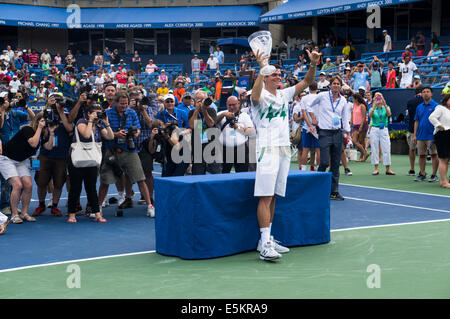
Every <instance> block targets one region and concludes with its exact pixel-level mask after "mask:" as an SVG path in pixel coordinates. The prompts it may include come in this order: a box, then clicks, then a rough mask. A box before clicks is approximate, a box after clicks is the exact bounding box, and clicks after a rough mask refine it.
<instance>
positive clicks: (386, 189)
mask: <svg viewBox="0 0 450 319" xmlns="http://www.w3.org/2000/svg"><path fill="white" fill-rule="evenodd" d="M415 183H417V182H415ZM339 185H345V186H354V187H361V188H371V189H379V190H384V191H392V192H400V193H409V194H418V195H428V196H437V197H444V198H450V195H438V194H428V193H421V192H411V191H405V190H401V189H392V188H383V187H374V186H363V185H353V184H344V183H339Z"/></svg>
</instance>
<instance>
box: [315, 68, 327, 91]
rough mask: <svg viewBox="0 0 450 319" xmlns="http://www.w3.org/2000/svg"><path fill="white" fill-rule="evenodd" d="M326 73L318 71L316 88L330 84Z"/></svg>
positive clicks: (322, 88) (323, 87)
mask: <svg viewBox="0 0 450 319" xmlns="http://www.w3.org/2000/svg"><path fill="white" fill-rule="evenodd" d="M326 77H327V74H326V73H325V72H320V74H319V81H318V82H317V88H318V89H319V90H324V89H327V88H328V86H329V85H330V82H329V81H328V80H327V78H326Z"/></svg>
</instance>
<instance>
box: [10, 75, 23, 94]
mask: <svg viewBox="0 0 450 319" xmlns="http://www.w3.org/2000/svg"><path fill="white" fill-rule="evenodd" d="M21 85H22V83H20V80H19V79H18V78H17V75H15V74H14V75H13V77H12V80H11V81H10V82H9V88H10V89H11V90H15V91H16V92H17V91H18V90H19V88H20V86H21Z"/></svg>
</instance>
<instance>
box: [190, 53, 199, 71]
mask: <svg viewBox="0 0 450 319" xmlns="http://www.w3.org/2000/svg"><path fill="white" fill-rule="evenodd" d="M191 70H192V73H194V74H198V73H199V72H200V59H199V58H198V55H197V54H194V58H193V59H192V60H191Z"/></svg>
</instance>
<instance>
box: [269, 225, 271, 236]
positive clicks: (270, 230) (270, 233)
mask: <svg viewBox="0 0 450 319" xmlns="http://www.w3.org/2000/svg"><path fill="white" fill-rule="evenodd" d="M270 234H272V223H270V225H269V235H270Z"/></svg>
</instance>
